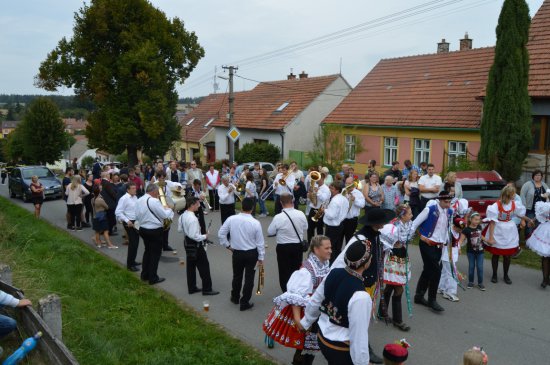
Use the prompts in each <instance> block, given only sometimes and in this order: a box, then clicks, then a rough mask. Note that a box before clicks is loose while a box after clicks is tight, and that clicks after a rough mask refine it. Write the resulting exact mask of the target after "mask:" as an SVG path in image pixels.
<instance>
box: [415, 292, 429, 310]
mask: <svg viewBox="0 0 550 365" xmlns="http://www.w3.org/2000/svg"><path fill="white" fill-rule="evenodd" d="M414 303H415V304H421V305H424V306H426V307H429V306H430V304H429V303H428V301H427V300H426V299H425V298H424V297H423V296H420V295H418V294H417V295H415V296H414Z"/></svg>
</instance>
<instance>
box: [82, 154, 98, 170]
mask: <svg viewBox="0 0 550 365" xmlns="http://www.w3.org/2000/svg"><path fill="white" fill-rule="evenodd" d="M94 162H95V159H94V158H93V157H92V156H86V157H84V158H83V159H82V161H80V166H82V167H83V168H85V169H91V168H92V166H93V164H94Z"/></svg>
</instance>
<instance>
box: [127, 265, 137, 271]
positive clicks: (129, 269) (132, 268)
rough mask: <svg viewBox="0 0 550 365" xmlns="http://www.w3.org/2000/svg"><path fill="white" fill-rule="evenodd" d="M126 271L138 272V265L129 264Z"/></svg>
mask: <svg viewBox="0 0 550 365" xmlns="http://www.w3.org/2000/svg"><path fill="white" fill-rule="evenodd" d="M128 271H132V272H138V271H139V268H138V267H135V266H130V267H129V268H128Z"/></svg>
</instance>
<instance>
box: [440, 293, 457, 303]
mask: <svg viewBox="0 0 550 365" xmlns="http://www.w3.org/2000/svg"><path fill="white" fill-rule="evenodd" d="M443 298H445V299H448V300H450V301H451V302H458V301H459V300H460V299H458V297H457V296H456V295H454V294H451V293H443Z"/></svg>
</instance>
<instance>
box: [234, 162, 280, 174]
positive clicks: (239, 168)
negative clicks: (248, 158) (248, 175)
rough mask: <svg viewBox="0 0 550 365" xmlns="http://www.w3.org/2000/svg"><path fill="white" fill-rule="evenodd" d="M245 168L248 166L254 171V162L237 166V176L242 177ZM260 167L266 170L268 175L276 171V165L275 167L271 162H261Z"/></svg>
mask: <svg viewBox="0 0 550 365" xmlns="http://www.w3.org/2000/svg"><path fill="white" fill-rule="evenodd" d="M245 166H248V168H249V169H250V170H252V169H253V168H254V162H247V163H243V164H240V165H239V166H237V168H236V169H235V173H236V174H237V176H241V174H242V172H243V169H244V167H245ZM260 167H261V168H262V169H265V170H266V171H267V173H268V174H269V173H271V171H273V170H275V165H273V164H272V163H271V162H260Z"/></svg>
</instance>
